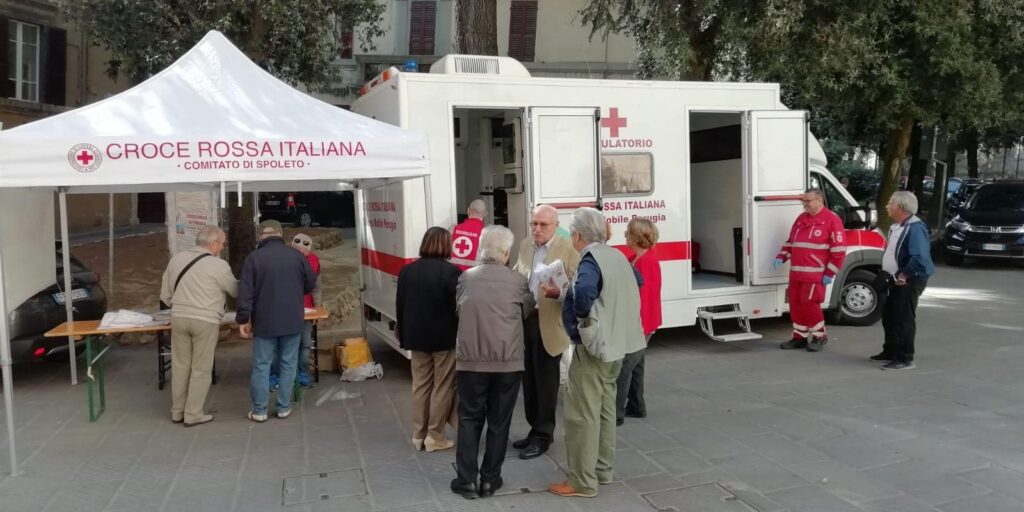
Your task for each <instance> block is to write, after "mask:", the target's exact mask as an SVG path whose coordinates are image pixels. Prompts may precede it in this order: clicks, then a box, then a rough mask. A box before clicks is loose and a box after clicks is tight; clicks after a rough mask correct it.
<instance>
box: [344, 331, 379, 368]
mask: <svg viewBox="0 0 1024 512" xmlns="http://www.w3.org/2000/svg"><path fill="white" fill-rule="evenodd" d="M372 360H373V358H372V357H370V345H369V344H368V343H366V339H365V338H349V339H347V340H345V344H344V348H343V349H342V357H341V366H342V368H343V369H344V368H358V367H360V366H363V365H365V364H367V363H369V362H370V361H372Z"/></svg>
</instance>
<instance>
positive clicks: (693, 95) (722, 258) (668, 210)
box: [352, 55, 884, 347]
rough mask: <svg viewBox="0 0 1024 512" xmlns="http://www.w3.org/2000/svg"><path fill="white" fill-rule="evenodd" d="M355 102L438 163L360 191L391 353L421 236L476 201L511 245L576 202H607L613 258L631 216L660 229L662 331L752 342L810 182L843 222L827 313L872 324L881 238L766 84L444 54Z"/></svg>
mask: <svg viewBox="0 0 1024 512" xmlns="http://www.w3.org/2000/svg"><path fill="white" fill-rule="evenodd" d="M362 93H363V94H362V97H360V98H359V99H358V100H357V101H356V102H355V103H354V104H353V105H352V109H353V110H354V111H356V112H358V113H360V114H363V115H366V116H369V117H372V118H374V119H378V120H381V121H385V122H388V123H392V124H395V125H397V126H401V127H402V128H408V129H412V130H419V131H422V132H424V133H426V134H427V135H428V136H429V139H430V160H431V164H430V168H431V175H430V177H429V178H425V179H422V180H409V181H403V182H399V183H392V184H386V185H381V186H377V187H372V188H365V189H363V190H360V192H359V194H358V197H357V211H358V213H357V215H359V216H360V219H359V221H358V222H357V224H358V237H359V242H360V244H361V250H362V282H363V290H362V301H363V306H364V311H363V313H364V326H365V328H366V331H367V334H368V335H377V336H380V337H382V338H383V339H385V340H386V341H388V342H389V343H391V344H392V345H394V346H396V347H397V340H396V339H395V336H394V326H395V322H394V319H395V289H396V283H397V276H398V271H399V270H400V269H401V267H402V266H403V265H404V264H406V263H408V262H410V261H412V260H414V259H415V258H416V257H417V253H418V249H419V244H420V240H421V237H422V235H423V233H424V231H425V230H426V229H427V228H428V227H430V226H433V225H437V226H444V227H448V228H451V227H452V226H454V225H455V224H457V223H458V222H459V221H460V220H461V215H462V213H463V212H465V210H466V207H467V205H468V204H469V202H470V201H472V200H473V199H476V198H479V197H483V198H485V199H486V200H487V201H488V202H489V203H490V208H489V209H488V211H489V218H488V219H487V222H488V223H494V224H502V225H505V226H508V227H509V228H510V229H511V230H512V232H513V233H514V234H515V235H516V240H517V244H518V241H519V240H522V239H524V238H526V237H528V236H529V231H528V223H529V212H530V210H531V208H532V207H533V206H535V205H538V204H549V205H552V206H554V207H555V208H557V209H558V210H559V212H560V219H561V227H562V228H568V219H569V216H570V215H571V214H572V212H573V211H574V210H575V209H576V208H579V207H582V206H594V207H598V208H600V209H602V210H603V212H604V213H605V215H606V217H607V219H608V222H609V223H610V224H611V225H612V233H613V238H612V240H611V243H612V244H613V245H616V246H620V247H624V244H625V240H624V231H625V227H626V223H627V222H629V219H631V218H633V217H646V218H649V219H651V220H653V221H654V222H656V223H657V226H658V229H659V231H660V241H659V243H658V248H657V251H658V255H659V256H660V259H661V261H662V263H661V265H662V292H661V293H662V305H663V317H664V327H676V326H687V325H694V324H695V323H700V325H701V327H702V328H703V329H704V331H705V332H706V333H707V334H708V335H709V336H711V337H712V338H713V339H716V340H719V341H737V340H745V339H756V338H759V337H760V335H758V334H756V333H753V332H751V331H750V325H749V322H748V321H747V320H748V319H751V318H765V317H778V316H780V315H782V314H783V313H785V312H786V311H788V309H789V306H788V304H787V303H786V282H787V274H788V268H780V269H778V270H776V269H773V268H772V265H771V263H772V261H773V259H774V257H775V254H776V253H777V252H778V251H779V248H780V246H781V245H782V243H783V241H785V239H786V237H787V235H788V233H789V228H790V226H791V225H792V223H793V220H794V219H795V218H796V216H797V215H798V214H799V213H800V212H801V205H800V202H799V197H800V194H801V193H803V191H804V190H805V189H807V188H808V186H815V187H820V188H822V189H824V191H825V195H826V197H827V202H828V207H829V208H831V209H832V210H833V211H836V212H837V213H838V214H839V215H840V217H842V218H844V220H845V221H847V223H848V233H847V234H848V236H847V240H848V242H849V244H850V245H849V254H848V256H847V259H846V264H845V267H844V268H843V269H842V271H841V272H840V273H839V275H838V276H837V278H836V280H835V283H834V284H833V285H832V289H831V291H830V295H829V300H828V301H827V303H826V304H825V305H824V307H825V308H828V309H829V310H832V311H834V315H833V318H834V319H835V320H840V321H843V322H846V323H852V324H861V325H867V324H871V323H874V322H875V321H877V319H878V318H879V315H880V311H879V309H878V300H876V296H875V293H874V291H873V289H872V288H871V286H870V284H871V281H872V280H873V279H874V276H875V273H876V272H877V270H878V269H879V268H880V267H881V259H882V248H883V247H884V239H883V238H882V236H881V235H880V234H879V233H878V232H877V231H872V230H870V229H868V228H869V227H870V226H869V225H868V224H869V222H866V219H868V217H869V216H870V215H871V213H870V212H869V211H868V210H867V209H865V208H860V207H858V206H857V203H856V201H854V199H853V197H852V196H851V195H850V194H849V193H848V192H847V191H846V190H845V189H844V188H843V187H842V186H841V185H840V184H839V183H838V182H837V181H836V179H835V178H834V177H833V176H832V175H831V174H830V173H829V172H828V170H827V169H826V167H825V165H826V162H825V155H824V152H823V151H822V150H821V147H820V146H819V145H818V143H817V141H816V140H814V138H813V136H811V135H810V133H809V132H808V129H807V116H806V113H805V112H803V111H792V110H787V109H786V107H785V105H783V104H782V103H781V101H780V99H779V86H778V85H777V84H751V83H718V82H657V81H626V80H590V79H568V78H534V77H531V76H530V74H529V72H528V71H527V70H526V68H524V67H523V66H522V65H521V64H520V63H518V62H517V61H515V60H513V59H510V58H506V57H481V56H468V55H449V56H446V57H444V58H442V59H441V60H439V61H438V62H437V63H435V64H434V65H433V66H432V67H431V69H430V72H429V73H406V72H399V71H398V70H397V69H395V68H391V69H389V70H387V71H385V72H383V73H382V74H381V75H380V76H378V77H376V78H374V79H373V80H372V81H370V82H369V83H368V84H367V85H366V86H364V87H363V91H362ZM563 234H567V233H565V232H563ZM726 319H735V320H736V321H737V322H738V323H737V324H733V325H732V327H733V328H732V329H731V330H732V331H733V332H732V333H731V334H723V331H722V326H723V325H726V324H722V323H716V322H715V321H716V320H726ZM730 323H731V322H730Z"/></svg>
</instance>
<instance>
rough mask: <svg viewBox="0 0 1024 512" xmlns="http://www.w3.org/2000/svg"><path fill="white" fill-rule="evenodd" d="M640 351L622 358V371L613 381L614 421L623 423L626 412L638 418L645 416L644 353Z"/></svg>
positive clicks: (642, 350) (644, 350)
mask: <svg viewBox="0 0 1024 512" xmlns="http://www.w3.org/2000/svg"><path fill="white" fill-rule="evenodd" d="M646 350H647V349H640V350H637V351H636V352H633V353H631V354H626V357H624V358H622V370H621V371H620V372H619V378H618V379H616V381H615V419H616V420H617V421H623V420H624V419H625V417H626V411H629V413H630V414H635V415H639V416H646V415H647V403H646V402H644V352H646Z"/></svg>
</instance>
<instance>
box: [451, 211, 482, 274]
mask: <svg viewBox="0 0 1024 512" xmlns="http://www.w3.org/2000/svg"><path fill="white" fill-rule="evenodd" d="M466 215H467V216H468V218H467V219H466V220H465V221H463V222H462V224H459V225H457V226H455V227H454V228H453V229H452V259H451V260H449V261H451V262H452V263H454V264H455V266H456V267H459V269H460V270H463V271H465V270H466V269H469V268H473V267H475V266H476V265H477V262H476V251H477V249H478V248H479V247H480V232H481V231H483V230H484V217H486V216H487V205H486V204H484V201H483V200H482V199H474V200H473V202H471V203H469V209H468V210H466Z"/></svg>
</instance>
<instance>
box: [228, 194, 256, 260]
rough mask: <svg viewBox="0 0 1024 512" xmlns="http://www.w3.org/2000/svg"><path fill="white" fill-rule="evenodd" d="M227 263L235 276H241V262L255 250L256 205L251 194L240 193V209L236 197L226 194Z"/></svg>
mask: <svg viewBox="0 0 1024 512" xmlns="http://www.w3.org/2000/svg"><path fill="white" fill-rule="evenodd" d="M227 200H228V208H227V210H228V225H227V226H225V231H227V235H228V263H229V264H230V265H231V270H232V271H234V273H235V275H236V276H241V275H242V262H244V261H245V257H246V256H248V255H249V253H250V252H252V251H253V249H255V248H256V242H257V239H256V222H255V218H256V205H255V204H254V203H253V200H252V193H251V192H250V193H247V192H242V207H241V208H239V207H238V196H237V195H236V194H228V196H227Z"/></svg>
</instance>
